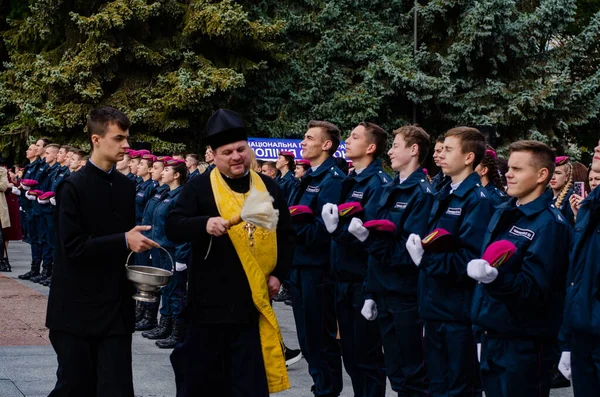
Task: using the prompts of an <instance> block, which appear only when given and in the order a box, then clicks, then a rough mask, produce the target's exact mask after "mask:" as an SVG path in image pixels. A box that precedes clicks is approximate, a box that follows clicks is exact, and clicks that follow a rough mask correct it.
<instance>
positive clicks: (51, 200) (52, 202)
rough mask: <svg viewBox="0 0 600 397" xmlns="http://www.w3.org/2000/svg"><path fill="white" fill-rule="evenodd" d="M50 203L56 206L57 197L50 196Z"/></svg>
mask: <svg viewBox="0 0 600 397" xmlns="http://www.w3.org/2000/svg"><path fill="white" fill-rule="evenodd" d="M50 204H52V205H53V206H55V207H56V198H54V197H50Z"/></svg>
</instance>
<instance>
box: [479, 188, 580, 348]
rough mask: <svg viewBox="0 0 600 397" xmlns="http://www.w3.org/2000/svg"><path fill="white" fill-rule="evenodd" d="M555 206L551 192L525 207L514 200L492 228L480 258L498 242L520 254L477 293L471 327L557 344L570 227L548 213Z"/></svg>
mask: <svg viewBox="0 0 600 397" xmlns="http://www.w3.org/2000/svg"><path fill="white" fill-rule="evenodd" d="M551 200H552V194H551V193H550V192H546V193H545V194H543V195H542V196H540V197H538V198H537V199H536V200H534V201H532V202H530V203H528V204H525V205H521V206H517V205H516V199H512V200H510V201H509V202H508V203H506V204H504V205H503V206H501V207H500V209H499V210H498V211H496V213H495V214H494V216H493V217H492V220H491V221H490V223H489V227H488V230H487V233H486V235H485V239H484V242H483V246H482V247H483V248H482V253H483V252H484V251H485V249H486V248H487V247H488V246H489V245H490V244H491V243H493V242H495V241H499V240H508V241H510V242H512V243H513V244H514V245H515V246H516V247H517V252H516V253H515V254H514V255H513V257H512V258H510V259H509V260H508V261H507V262H506V263H505V264H503V265H502V266H501V267H499V268H498V277H497V278H496V280H494V281H493V282H491V283H490V284H482V283H477V285H476V287H475V293H474V296H473V306H472V312H471V314H472V319H473V324H476V325H479V326H481V327H482V328H483V329H484V330H486V331H488V333H489V332H492V333H493V334H498V335H502V336H510V337H517V338H523V337H531V338H542V339H548V340H552V341H554V340H555V339H556V336H557V334H558V330H559V328H560V324H561V320H562V308H563V302H564V298H565V278H566V275H567V268H568V265H569V247H570V239H571V226H570V225H569V224H568V222H567V221H566V220H565V218H564V216H563V215H562V214H561V213H560V211H558V210H556V209H555V208H550V206H549V204H550V201H551Z"/></svg>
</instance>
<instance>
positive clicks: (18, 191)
mask: <svg viewBox="0 0 600 397" xmlns="http://www.w3.org/2000/svg"><path fill="white" fill-rule="evenodd" d="M11 192H12V194H14V195H15V196H20V195H21V191H20V190H19V188H18V187H16V186H13V187H12V189H11Z"/></svg>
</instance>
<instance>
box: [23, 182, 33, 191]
mask: <svg viewBox="0 0 600 397" xmlns="http://www.w3.org/2000/svg"><path fill="white" fill-rule="evenodd" d="M20 187H21V189H23V190H30V189H31V187H29V186H25V185H23V184H22V183H21V186H20Z"/></svg>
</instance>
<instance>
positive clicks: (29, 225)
mask: <svg viewBox="0 0 600 397" xmlns="http://www.w3.org/2000/svg"><path fill="white" fill-rule="evenodd" d="M25 155H26V157H27V159H28V160H29V164H27V165H26V166H25V169H24V170H23V178H21V180H23V179H33V176H34V175H35V172H36V170H37V167H38V164H39V159H38V157H37V146H36V145H35V144H34V145H30V146H29V148H28V149H27V151H26V154H25ZM13 193H14V194H17V195H18V196H19V205H20V207H21V208H22V209H23V211H22V212H21V214H25V225H26V229H27V237H28V242H29V245H30V247H31V268H30V270H29V271H28V272H27V273H25V274H21V275H19V276H18V277H19V279H21V280H29V279H30V278H31V277H37V276H38V275H39V274H40V265H41V262H42V253H41V252H40V251H39V249H38V248H39V245H35V244H34V243H33V242H34V241H36V239H37V225H34V224H33V215H32V214H31V207H32V201H31V200H29V199H28V198H27V197H26V196H25V194H26V193H27V191H26V190H25V189H24V188H23V185H21V187H20V188H19V189H18V190H16V191H15V189H13Z"/></svg>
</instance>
